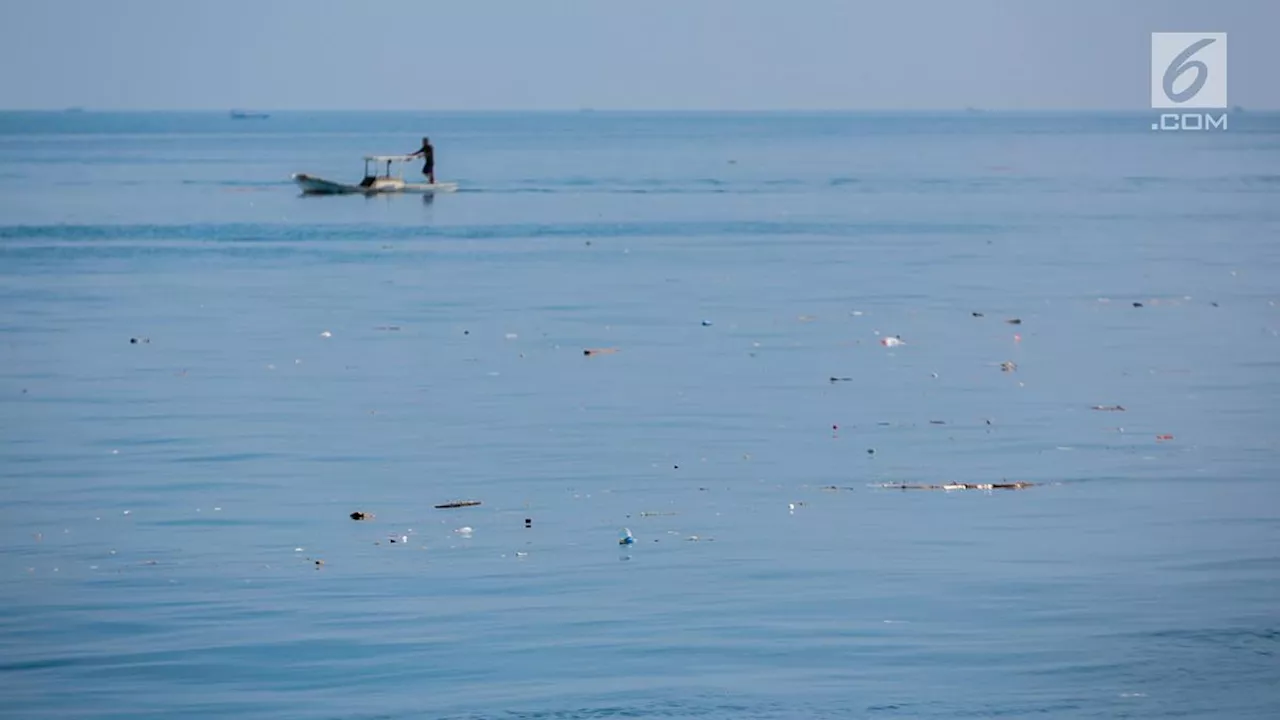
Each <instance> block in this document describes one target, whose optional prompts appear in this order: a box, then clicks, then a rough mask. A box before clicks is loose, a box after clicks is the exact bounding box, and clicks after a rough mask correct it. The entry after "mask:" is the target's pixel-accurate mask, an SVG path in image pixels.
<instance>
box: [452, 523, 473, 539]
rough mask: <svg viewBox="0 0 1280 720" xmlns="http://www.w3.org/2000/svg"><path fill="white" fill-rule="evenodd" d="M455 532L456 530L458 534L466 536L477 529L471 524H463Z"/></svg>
mask: <svg viewBox="0 0 1280 720" xmlns="http://www.w3.org/2000/svg"><path fill="white" fill-rule="evenodd" d="M454 532H455V533H457V534H459V535H462V536H463V537H466V536H468V535H470V534H471V533H473V532H475V531H474V530H473V529H472V528H471V526H470V525H464V526H462V527H460V528H458V529H457V530H454Z"/></svg>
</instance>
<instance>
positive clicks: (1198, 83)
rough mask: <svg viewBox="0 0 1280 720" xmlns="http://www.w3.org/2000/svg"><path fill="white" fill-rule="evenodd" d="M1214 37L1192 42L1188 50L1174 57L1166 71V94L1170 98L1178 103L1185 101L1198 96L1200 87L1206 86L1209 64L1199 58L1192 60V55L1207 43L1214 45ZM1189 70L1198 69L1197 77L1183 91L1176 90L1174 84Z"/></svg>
mask: <svg viewBox="0 0 1280 720" xmlns="http://www.w3.org/2000/svg"><path fill="white" fill-rule="evenodd" d="M1213 42H1214V39H1213V38H1204V39H1203V40H1200V41H1198V42H1194V43H1191V44H1190V45H1189V46H1187V49H1186V50H1183V51H1182V52H1180V53H1178V54H1177V56H1176V57H1174V58H1173V62H1171V63H1169V67H1167V68H1165V71H1164V94H1165V96H1166V97H1168V98H1169V99H1170V100H1172V101H1174V102H1176V103H1184V102H1186V101H1188V100H1190V99H1191V98H1193V97H1195V96H1196V93H1198V92H1200V88H1202V87H1204V83H1205V81H1206V80H1208V79H1209V66H1208V65H1205V64H1204V63H1202V62H1200V61H1199V60H1192V59H1191V56H1192V55H1195V54H1196V53H1198V52H1200V48H1203V47H1204V46H1206V45H1212V44H1213ZM1188 70H1195V71H1196V79H1195V80H1192V81H1191V84H1190V85H1188V86H1187V87H1186V89H1184V90H1183V91H1181V92H1175V91H1174V89H1173V84H1174V83H1175V82H1177V81H1178V78H1180V77H1182V74H1183V73H1185V72H1186V71H1188Z"/></svg>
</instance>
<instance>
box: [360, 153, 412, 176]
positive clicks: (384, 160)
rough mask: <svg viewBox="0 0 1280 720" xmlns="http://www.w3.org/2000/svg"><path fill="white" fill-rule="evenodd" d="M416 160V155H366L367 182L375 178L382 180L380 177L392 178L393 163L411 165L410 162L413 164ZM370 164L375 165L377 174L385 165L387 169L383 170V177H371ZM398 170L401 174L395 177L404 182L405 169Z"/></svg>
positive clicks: (365, 174) (365, 170)
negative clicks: (380, 167)
mask: <svg viewBox="0 0 1280 720" xmlns="http://www.w3.org/2000/svg"><path fill="white" fill-rule="evenodd" d="M416 159H417V157H416V156H414V155H365V156H364V177H365V179H366V180H368V179H369V178H375V179H376V178H380V177H384V178H389V177H392V175H391V164H392V163H410V162H413V161H414V160H416ZM369 163H374V172H375V173H376V172H377V171H378V168H379V166H383V165H385V168H384V169H383V171H382V174H381V175H370V174H369ZM398 170H399V172H398V173H397V174H396V175H395V177H396V178H398V179H400V180H403V179H404V169H403V167H402V166H401V167H398Z"/></svg>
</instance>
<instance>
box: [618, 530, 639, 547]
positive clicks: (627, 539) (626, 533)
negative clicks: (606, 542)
mask: <svg viewBox="0 0 1280 720" xmlns="http://www.w3.org/2000/svg"><path fill="white" fill-rule="evenodd" d="M635 542H636V538H635V536H634V535H632V534H631V529H630V528H623V529H622V536H621V537H619V538H618V544H619V545H634V544H635Z"/></svg>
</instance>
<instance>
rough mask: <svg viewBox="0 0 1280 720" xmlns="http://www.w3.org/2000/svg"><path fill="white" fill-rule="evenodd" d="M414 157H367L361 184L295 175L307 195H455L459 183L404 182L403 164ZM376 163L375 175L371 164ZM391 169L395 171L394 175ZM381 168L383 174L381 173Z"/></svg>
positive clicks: (414, 158)
mask: <svg viewBox="0 0 1280 720" xmlns="http://www.w3.org/2000/svg"><path fill="white" fill-rule="evenodd" d="M417 159H418V158H417V156H414V155H367V156H365V159H364V179H363V180H361V181H360V184H358V185H348V184H346V183H339V182H333V181H332V180H325V179H324V178H318V177H315V176H314V175H307V174H306V173H294V175H293V181H294V182H296V183H298V187H300V188H302V192H303V194H305V195H377V194H380V193H418V194H426V195H430V194H434V193H447V192H454V191H455V190H457V189H458V184H457V183H411V182H405V180H404V164H405V163H411V162H414V161H416V160H417ZM370 163H373V173H370V172H369V164H370ZM392 166H394V167H395V172H394V173H393V172H392ZM379 169H381V172H379Z"/></svg>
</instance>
